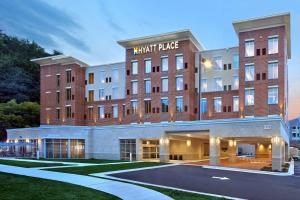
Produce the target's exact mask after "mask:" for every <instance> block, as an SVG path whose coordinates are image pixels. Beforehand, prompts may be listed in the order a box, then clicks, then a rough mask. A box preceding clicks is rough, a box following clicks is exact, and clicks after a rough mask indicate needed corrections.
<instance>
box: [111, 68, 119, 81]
mask: <svg viewBox="0 0 300 200" xmlns="http://www.w3.org/2000/svg"><path fill="white" fill-rule="evenodd" d="M112 81H113V82H115V83H117V82H118V81H119V70H118V69H113V76H112Z"/></svg>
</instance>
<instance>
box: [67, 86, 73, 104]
mask: <svg viewBox="0 0 300 200" xmlns="http://www.w3.org/2000/svg"><path fill="white" fill-rule="evenodd" d="M71 98H72V92H71V88H67V89H66V99H67V101H70V100H71Z"/></svg>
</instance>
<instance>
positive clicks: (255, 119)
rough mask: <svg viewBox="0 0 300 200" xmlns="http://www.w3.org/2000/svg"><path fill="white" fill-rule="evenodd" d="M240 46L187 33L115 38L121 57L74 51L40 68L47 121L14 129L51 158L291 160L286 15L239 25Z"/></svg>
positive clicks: (12, 135) (14, 135)
mask: <svg viewBox="0 0 300 200" xmlns="http://www.w3.org/2000/svg"><path fill="white" fill-rule="evenodd" d="M233 27H234V30H235V32H236V35H237V38H238V46H236V47H231V48H223V49H214V50H206V49H205V48H204V47H203V46H202V45H201V43H200V42H198V40H197V39H196V38H195V37H194V35H193V34H192V33H191V31H189V30H182V31H176V32H171V33H165V34H159V35H152V36H146V37H140V38H134V39H129V40H121V41H118V44H120V45H121V46H122V47H124V48H125V51H126V55H125V62H118V63H112V64H106V65H98V66H89V65H88V64H86V63H84V62H82V61H80V60H78V59H76V58H73V57H71V56H64V55H58V56H52V57H45V58H37V59H33V60H32V61H33V62H35V63H38V64H39V65H40V66H41V94H40V96H41V102H40V103H41V119H40V121H41V126H40V127H37V128H25V129H11V130H8V137H9V141H16V140H18V141H19V140H32V141H35V142H36V143H37V144H38V148H39V151H40V152H41V156H42V157H46V158H107V159H129V158H130V157H132V159H134V160H153V159H157V160H160V161H161V162H168V161H170V160H187V161H192V160H201V159H205V158H208V159H209V162H210V164H211V165H219V164H220V159H221V158H225V157H226V158H229V160H230V161H232V162H235V161H236V158H237V156H236V155H237V154H243V153H245V152H244V151H246V150H245V149H247V147H248V146H249V145H250V146H252V149H253V150H252V152H251V153H250V154H251V155H252V156H253V157H255V158H263V159H267V160H269V161H270V163H272V168H273V169H274V170H281V169H282V164H283V163H284V162H285V161H286V160H287V159H288V149H289V148H288V147H289V136H288V131H287V125H286V123H287V106H288V105H287V102H288V100H287V98H288V94H287V92H288V88H287V87H288V84H287V80H288V77H287V72H288V70H287V60H288V59H290V58H291V44H290V14H289V13H285V14H279V15H273V16H267V17H261V18H253V19H248V20H243V21H235V22H233Z"/></svg>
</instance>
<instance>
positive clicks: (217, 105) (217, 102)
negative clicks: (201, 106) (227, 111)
mask: <svg viewBox="0 0 300 200" xmlns="http://www.w3.org/2000/svg"><path fill="white" fill-rule="evenodd" d="M214 111H215V112H222V97H215V98H214Z"/></svg>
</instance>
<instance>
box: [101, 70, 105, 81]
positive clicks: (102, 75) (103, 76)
mask: <svg viewBox="0 0 300 200" xmlns="http://www.w3.org/2000/svg"><path fill="white" fill-rule="evenodd" d="M100 82H101V83H105V71H100Z"/></svg>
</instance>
